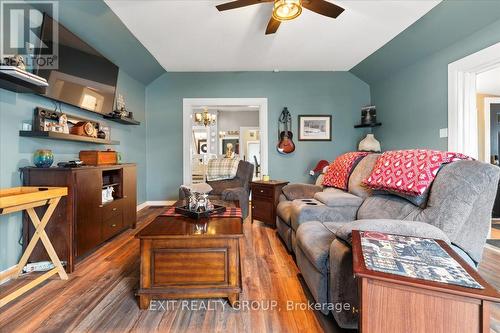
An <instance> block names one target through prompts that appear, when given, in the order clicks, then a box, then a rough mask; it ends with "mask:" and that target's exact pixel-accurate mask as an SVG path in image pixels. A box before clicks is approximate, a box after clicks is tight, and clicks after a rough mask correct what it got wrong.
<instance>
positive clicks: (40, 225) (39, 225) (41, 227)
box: [18, 198, 68, 280]
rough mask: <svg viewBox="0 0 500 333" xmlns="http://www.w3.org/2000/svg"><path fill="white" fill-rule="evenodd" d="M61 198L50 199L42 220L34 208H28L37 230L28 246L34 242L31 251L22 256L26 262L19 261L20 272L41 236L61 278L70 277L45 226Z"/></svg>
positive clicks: (27, 210)
mask: <svg viewBox="0 0 500 333" xmlns="http://www.w3.org/2000/svg"><path fill="white" fill-rule="evenodd" d="M60 199H61V198H56V199H53V200H51V201H50V203H49V207H48V208H47V211H46V212H45V214H44V215H43V217H42V220H41V221H40V219H39V218H38V215H37V214H36V212H35V209H34V208H28V209H26V212H27V213H28V215H29V217H30V219H31V222H32V223H33V225H34V226H35V228H36V230H35V234H34V235H33V238H32V239H31V241H30V244H29V245H28V247H30V246H31V244H32V243H33V246H32V247H31V249H30V251H29V252H28V249H26V252H25V253H24V255H23V258H21V259H24V262H20V263H19V265H20V266H19V267H18V272H20V271H19V269H21V270H22V269H23V267H24V266H25V265H26V262H27V261H28V259H29V256H30V255H31V252H32V251H33V248H34V247H35V244H36V242H37V241H38V238H40V240H41V241H42V243H43V246H44V247H45V249H46V250H47V253H48V255H49V257H50V260H52V263H53V264H54V266H55V267H56V268H57V271H58V273H59V277H60V278H61V280H67V279H68V274H66V271H65V270H64V267H63V265H62V264H61V260H59V257H58V256H57V253H56V251H55V250H54V247H53V246H52V243H51V242H50V239H49V237H48V236H47V233H46V232H45V226H46V225H47V223H48V222H49V220H50V218H51V217H52V214H53V213H54V210H55V209H56V207H57V204H58V203H59V200H60ZM25 255H26V256H25ZM21 264H22V265H21Z"/></svg>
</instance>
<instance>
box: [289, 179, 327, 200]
mask: <svg viewBox="0 0 500 333" xmlns="http://www.w3.org/2000/svg"><path fill="white" fill-rule="evenodd" d="M322 190H323V188H322V187H321V186H317V185H312V184H300V183H297V184H288V185H285V186H284V187H283V189H282V190H281V191H282V192H283V194H284V195H285V197H286V198H287V199H288V200H296V199H312V198H313V197H314V194H315V193H316V192H320V191H322Z"/></svg>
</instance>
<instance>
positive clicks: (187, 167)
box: [182, 98, 269, 184]
mask: <svg viewBox="0 0 500 333" xmlns="http://www.w3.org/2000/svg"><path fill="white" fill-rule="evenodd" d="M249 105H255V106H258V109H259V129H260V152H261V156H260V158H261V162H260V164H261V170H262V174H265V175H267V174H269V170H268V162H269V157H268V118H267V117H268V109H267V98H184V99H183V100H182V141H183V142H182V164H183V165H182V166H183V177H182V179H183V183H184V184H189V183H190V182H191V154H190V149H191V145H190V143H191V134H190V133H191V119H192V114H193V109H195V108H199V107H202V106H207V107H211V106H213V107H217V106H249ZM186 147H189V149H186Z"/></svg>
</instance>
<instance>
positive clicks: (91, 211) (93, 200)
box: [75, 169, 102, 257]
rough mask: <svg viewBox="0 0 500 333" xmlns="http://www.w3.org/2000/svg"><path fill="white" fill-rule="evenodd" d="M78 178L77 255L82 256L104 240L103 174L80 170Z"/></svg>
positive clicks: (96, 171)
mask: <svg viewBox="0 0 500 333" xmlns="http://www.w3.org/2000/svg"><path fill="white" fill-rule="evenodd" d="M75 178H76V242H77V245H76V255H77V256H78V257H79V256H82V255H85V254H87V253H88V252H90V251H91V250H92V249H94V248H95V247H97V246H98V245H99V244H100V243H101V240H102V236H101V222H102V221H101V220H102V213H101V210H102V191H101V190H102V173H101V171H100V170H98V169H97V170H96V169H91V170H78V172H76V173H75Z"/></svg>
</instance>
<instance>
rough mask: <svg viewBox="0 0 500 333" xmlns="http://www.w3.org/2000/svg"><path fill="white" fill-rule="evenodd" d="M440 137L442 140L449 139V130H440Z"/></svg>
mask: <svg viewBox="0 0 500 333" xmlns="http://www.w3.org/2000/svg"><path fill="white" fill-rule="evenodd" d="M439 137H440V138H447V137H448V129H447V128H441V129H439Z"/></svg>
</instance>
